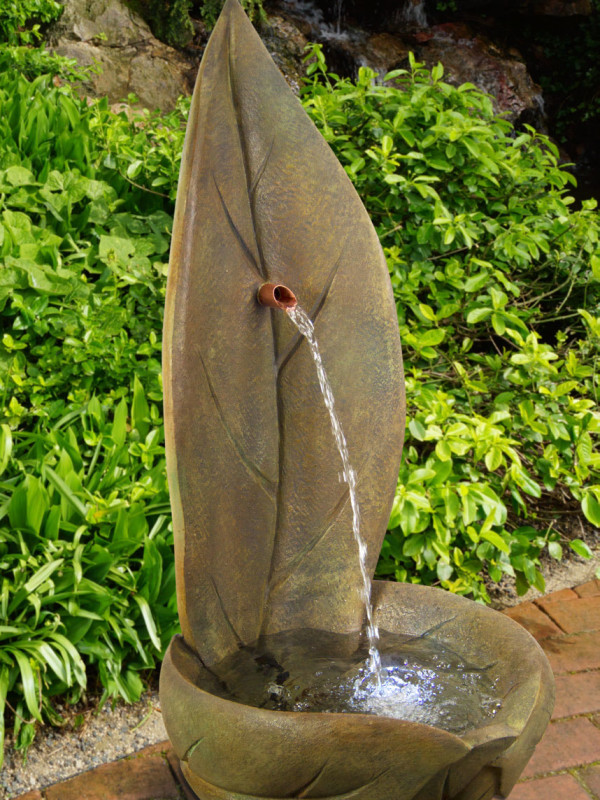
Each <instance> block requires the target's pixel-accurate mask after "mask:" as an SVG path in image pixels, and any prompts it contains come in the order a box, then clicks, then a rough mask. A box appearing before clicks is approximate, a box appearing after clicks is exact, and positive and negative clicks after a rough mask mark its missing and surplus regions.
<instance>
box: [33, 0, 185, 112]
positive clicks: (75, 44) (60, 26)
mask: <svg viewBox="0 0 600 800" xmlns="http://www.w3.org/2000/svg"><path fill="white" fill-rule="evenodd" d="M64 6H65V8H64V11H63V14H62V16H61V18H60V19H59V20H58V21H57V22H56V23H54V24H53V25H52V26H51V28H50V30H49V31H48V34H47V38H48V44H49V48H50V49H52V50H54V51H55V52H56V53H58V54H60V55H63V56H67V57H69V58H74V59H76V61H77V62H78V64H80V65H81V66H83V67H89V66H92V65H93V64H94V63H95V62H97V63H98V64H99V66H100V68H101V72H100V74H98V75H95V76H92V77H91V79H90V80H89V82H86V83H85V84H84V89H85V91H86V92H87V93H88V94H90V95H94V96H98V97H99V96H103V95H107V96H108V98H109V100H110V102H113V103H116V102H119V101H121V100H124V99H126V98H127V95H128V94H129V93H134V94H135V95H136V96H137V97H138V99H139V101H140V103H141V104H142V105H143V106H146V107H147V108H150V109H156V108H159V109H161V110H162V111H170V110H171V109H173V108H174V107H175V103H176V101H177V98H178V97H179V95H181V94H189V93H190V92H191V90H192V87H193V80H194V77H195V73H196V69H197V66H196V65H195V64H194V63H191V62H189V61H188V60H186V59H185V58H184V57H183V56H182V55H181V54H180V53H179V52H178V51H177V50H174V49H173V48H171V47H168V46H167V45H165V44H163V43H162V42H159V41H158V39H156V38H155V37H154V36H153V35H152V33H151V31H150V28H149V27H148V25H147V24H146V22H145V21H144V20H143V19H142V18H141V17H140V16H139V15H138V14H136V13H135V12H134V11H133V10H132V9H131V8H129V7H128V6H126V5H124V4H123V3H122V2H120V0H65V2H64Z"/></svg>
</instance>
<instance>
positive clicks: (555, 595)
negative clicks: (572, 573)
mask: <svg viewBox="0 0 600 800" xmlns="http://www.w3.org/2000/svg"><path fill="white" fill-rule="evenodd" d="M565 600H577V595H576V594H575V592H574V591H573V589H560V590H559V591H558V592H552V594H547V595H546V596H545V597H540V599H539V600H536V601H535V602H536V605H538V606H541V607H542V608H544V607H545V606H547V605H550V604H551V603H563V602H564V601H565Z"/></svg>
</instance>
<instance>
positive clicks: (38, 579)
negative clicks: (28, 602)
mask: <svg viewBox="0 0 600 800" xmlns="http://www.w3.org/2000/svg"><path fill="white" fill-rule="evenodd" d="M63 563H64V558H57V559H55V560H54V561H50V562H49V563H48V564H44V566H43V567H40V569H38V570H37V571H36V572H34V574H33V575H32V576H31V578H29V580H28V581H27V583H26V584H25V590H26V591H27V593H28V594H31V593H32V592H34V591H35V590H36V589H37V588H38V586H41V585H42V583H44V581H46V580H48V578H49V577H50V576H51V575H52V574H53V573H54V572H56V570H57V569H58V568H59V567H60V566H61V565H62V564H63Z"/></svg>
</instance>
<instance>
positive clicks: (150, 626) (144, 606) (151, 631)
mask: <svg viewBox="0 0 600 800" xmlns="http://www.w3.org/2000/svg"><path fill="white" fill-rule="evenodd" d="M133 599H134V600H135V602H136V603H137V604H138V606H139V607H140V611H141V612H142V617H143V618H144V622H145V624H146V630H147V631H148V636H149V637H150V641H151V642H152V644H153V645H154V647H155V648H156V649H157V650H158V651H159V653H160V652H162V646H161V643H160V639H159V638H158V632H157V630H156V623H155V622H154V617H153V616H152V611H151V610H150V605H149V604H148V601H147V600H146V598H145V597H142V595H140V594H134V595H133Z"/></svg>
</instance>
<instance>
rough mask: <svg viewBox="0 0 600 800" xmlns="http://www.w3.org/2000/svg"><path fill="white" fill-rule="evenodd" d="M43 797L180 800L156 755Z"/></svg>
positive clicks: (110, 767)
mask: <svg viewBox="0 0 600 800" xmlns="http://www.w3.org/2000/svg"><path fill="white" fill-rule="evenodd" d="M599 734H600V731H599ZM45 794H46V800H179V797H180V795H179V790H178V788H177V784H176V783H175V780H174V779H173V775H172V774H171V770H170V768H169V765H168V764H167V762H166V760H165V759H164V758H163V757H162V756H159V755H148V756H144V757H141V758H135V757H133V758H123V759H121V760H120V761H115V762H114V763H112V764H104V765H103V766H101V767H97V768H96V769H93V770H90V771H89V772H83V773H82V774H81V775H77V776H76V777H75V778H70V779H69V780H68V781H64V783H58V784H54V786H49V787H48V788H47V789H46V790H45Z"/></svg>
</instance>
